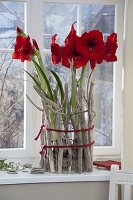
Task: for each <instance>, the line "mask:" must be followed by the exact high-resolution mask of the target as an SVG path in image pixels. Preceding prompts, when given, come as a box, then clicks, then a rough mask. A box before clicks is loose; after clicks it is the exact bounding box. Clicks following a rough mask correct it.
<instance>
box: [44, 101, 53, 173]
mask: <svg viewBox="0 0 133 200" xmlns="http://www.w3.org/2000/svg"><path fill="white" fill-rule="evenodd" d="M42 102H43V107H44V110H45V119H46V124H47V127H48V128H51V127H50V118H49V111H48V107H47V104H46V102H44V101H42ZM46 138H47V144H48V145H52V131H48V130H47V131H46ZM48 154H49V157H48V159H49V165H50V171H51V172H52V173H53V172H55V167H54V155H53V151H52V149H48Z"/></svg>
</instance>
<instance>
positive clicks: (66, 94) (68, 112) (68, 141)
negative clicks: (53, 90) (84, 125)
mask: <svg viewBox="0 0 133 200" xmlns="http://www.w3.org/2000/svg"><path fill="white" fill-rule="evenodd" d="M65 100H66V112H67V113H66V115H67V116H69V114H70V112H71V109H70V104H69V99H68V84H65ZM69 120H70V116H69V117H66V119H65V122H64V128H65V130H68V129H69ZM65 137H66V143H67V145H70V144H71V142H70V135H69V133H65ZM68 156H69V157H68V159H69V166H68V173H70V172H71V170H72V149H70V148H69V149H68Z"/></svg>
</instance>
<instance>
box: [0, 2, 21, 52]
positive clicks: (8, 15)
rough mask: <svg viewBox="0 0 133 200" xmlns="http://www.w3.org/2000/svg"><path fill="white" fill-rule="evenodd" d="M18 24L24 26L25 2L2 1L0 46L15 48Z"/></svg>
mask: <svg viewBox="0 0 133 200" xmlns="http://www.w3.org/2000/svg"><path fill="white" fill-rule="evenodd" d="M17 26H18V27H20V28H22V29H23V28H24V3H22V2H9V1H0V48H6V49H7V48H13V44H14V40H15V36H16V27H17Z"/></svg>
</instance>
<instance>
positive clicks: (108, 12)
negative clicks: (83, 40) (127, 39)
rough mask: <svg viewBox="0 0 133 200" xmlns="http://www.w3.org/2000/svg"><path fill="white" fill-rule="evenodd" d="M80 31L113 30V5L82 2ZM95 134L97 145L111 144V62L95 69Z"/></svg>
mask: <svg viewBox="0 0 133 200" xmlns="http://www.w3.org/2000/svg"><path fill="white" fill-rule="evenodd" d="M82 13H83V15H82V32H85V31H90V30H92V29H98V30H100V31H102V33H103V34H104V35H105V36H104V37H105V39H106V38H107V36H108V35H109V34H111V33H112V32H114V24H115V6H114V5H100V4H97V5H96V4H92V5H89V4H84V5H83V7H82ZM94 77H95V87H94V98H95V99H94V100H95V101H94V103H95V111H96V117H95V126H96V128H95V134H94V138H95V141H96V144H95V145H97V146H111V145H112V112H113V64H112V63H106V62H104V63H102V64H101V65H100V66H99V65H97V68H96V70H95V75H94ZM99 88H100V90H99Z"/></svg>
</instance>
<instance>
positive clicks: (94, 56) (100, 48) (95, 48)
mask: <svg viewBox="0 0 133 200" xmlns="http://www.w3.org/2000/svg"><path fill="white" fill-rule="evenodd" d="M81 39H82V43H83V45H84V46H85V47H86V50H85V52H86V54H87V55H88V58H89V60H90V64H91V69H92V70H93V69H94V68H95V66H96V63H98V64H100V63H102V61H103V59H104V54H105V43H104V41H103V34H102V33H101V32H100V31H98V30H92V31H90V32H85V33H83V34H82V36H81Z"/></svg>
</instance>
